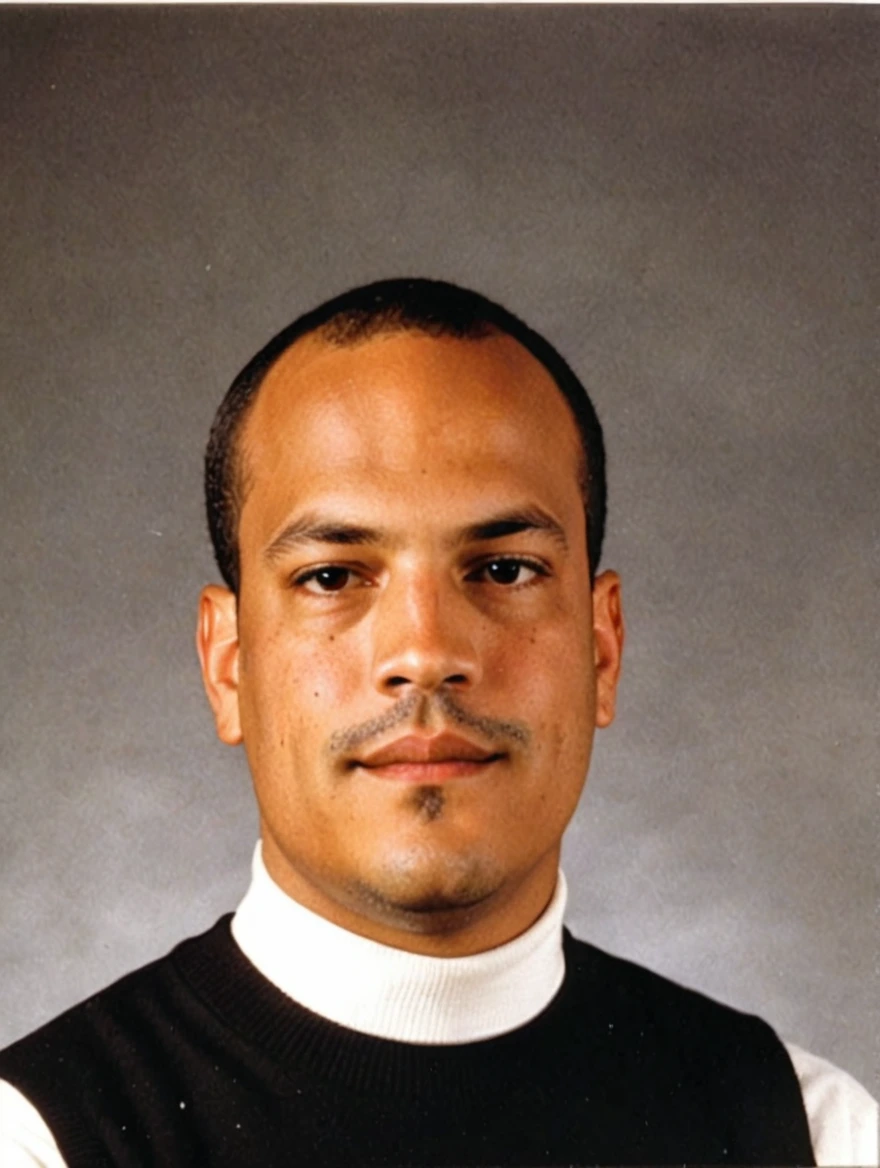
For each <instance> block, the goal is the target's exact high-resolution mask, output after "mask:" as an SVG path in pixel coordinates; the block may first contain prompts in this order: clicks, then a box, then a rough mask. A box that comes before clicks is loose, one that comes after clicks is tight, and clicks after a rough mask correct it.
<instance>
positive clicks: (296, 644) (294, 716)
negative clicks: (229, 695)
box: [242, 634, 363, 745]
mask: <svg viewBox="0 0 880 1168" xmlns="http://www.w3.org/2000/svg"><path fill="white" fill-rule="evenodd" d="M358 661H359V658H358V654H357V652H356V650H355V648H354V647H353V646H352V645H351V644H343V643H342V641H341V639H338V638H336V637H335V636H333V635H332V634H330V635H325V636H324V637H322V638H316V637H312V638H306V637H302V636H291V635H289V634H288V635H280V634H279V635H270V636H266V637H264V638H262V640H261V641H260V644H259V645H258V646H257V645H256V644H255V646H254V647H253V649H252V651H251V652H250V653H249V654H245V655H243V664H242V685H243V689H244V690H245V695H246V706H247V709H248V711H249V712H250V714H251V715H252V719H253V721H254V722H256V723H257V724H259V725H260V729H261V732H262V734H263V735H267V734H271V735H272V736H273V737H275V738H276V739H277V738H278V737H279V736H282V737H283V739H284V741H281V742H279V744H280V745H284V744H285V743H286V739H287V736H288V734H293V735H295V736H296V738H297V740H299V741H307V740H308V739H309V738H310V737H313V736H314V734H315V731H316V729H317V728H318V727H320V726H323V725H325V724H326V723H329V722H331V721H332V720H333V718H334V715H335V716H336V717H338V714H339V711H340V710H341V709H343V708H344V707H346V706H350V705H351V704H352V702H353V701H354V700H355V698H356V696H357V695H358V694H359V693H361V692H362V689H363V680H362V677H361V672H362V671H361V670H360V668H359V664H358Z"/></svg>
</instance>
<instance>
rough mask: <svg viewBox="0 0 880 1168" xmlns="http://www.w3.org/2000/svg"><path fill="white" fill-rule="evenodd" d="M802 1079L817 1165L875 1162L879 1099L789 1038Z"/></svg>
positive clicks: (865, 1167)
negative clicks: (875, 1098)
mask: <svg viewBox="0 0 880 1168" xmlns="http://www.w3.org/2000/svg"><path fill="white" fill-rule="evenodd" d="M785 1046H786V1049H787V1050H788V1053H789V1056H790V1058H791V1061H792V1063H793V1064H794V1069H795V1074H796V1075H797V1077H798V1081H799V1082H800V1085H801V1094H802V1095H803V1097H804V1107H805V1108H806V1112H807V1119H808V1120H809V1123H810V1138H811V1140H812V1141H813V1154H814V1156H815V1158H816V1163H817V1164H818V1165H819V1168H823V1166H824V1165H836V1166H837V1168H851V1166H852V1165H858V1166H859V1168H877V1165H878V1162H880V1148H878V1122H880V1116H878V1110H877V1102H876V1100H874V1099H873V1098H872V1097H871V1096H870V1095H869V1094H868V1092H867V1091H866V1090H865V1088H864V1087H863V1086H862V1085H861V1083H857V1082H856V1080H855V1079H854V1078H853V1077H852V1075H848V1074H847V1073H846V1071H842V1070H840V1068H839V1067H835V1066H834V1065H833V1063H829V1062H826V1061H825V1059H821V1058H817V1057H816V1055H814V1054H810V1053H809V1052H808V1051H806V1050H801V1048H800V1047H799V1046H793V1045H792V1044H791V1043H790V1042H787V1043H786V1044H785Z"/></svg>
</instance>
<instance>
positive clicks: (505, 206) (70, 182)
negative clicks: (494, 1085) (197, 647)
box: [0, 6, 880, 1093]
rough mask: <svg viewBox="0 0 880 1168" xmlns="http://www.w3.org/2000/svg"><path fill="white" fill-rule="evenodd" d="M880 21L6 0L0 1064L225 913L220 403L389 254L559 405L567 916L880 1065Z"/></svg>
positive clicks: (871, 1080) (652, 961) (873, 1066)
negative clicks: (211, 462)
mask: <svg viewBox="0 0 880 1168" xmlns="http://www.w3.org/2000/svg"><path fill="white" fill-rule="evenodd" d="M878 30H880V23H878V13H877V10H872V9H865V8H856V9H850V8H834V9H829V8H822V7H819V8H809V9H794V10H792V9H790V8H788V7H782V8H777V9H769V10H768V9H760V8H711V9H700V8H697V9H693V8H682V9H676V8H662V7H661V8H656V7H648V8H639V9H629V8H617V7H596V8H593V7H586V8H583V7H578V6H559V7H553V6H549V7H500V8H498V7H486V8H474V7H468V8H415V7H397V8H382V7H379V8H361V7H347V6H342V7H335V6H334V7H281V8H251V7H242V8H234V7H232V8H210V7H209V8H203V7H197V8H185V7H182V8H165V9H162V8H158V9H154V8H122V9H114V8H103V9H101V8H79V7H76V6H75V7H73V8H70V9H64V8H45V9H30V10H28V9H24V10H22V9H8V8H7V9H4V10H2V11H0V55H2V59H0V87H2V108H0V117H2V127H0V152H2V156H0V182H2V192H3V194H2V199H3V202H2V207H3V226H2V233H0V248H2V255H3V260H2V264H3V267H2V285H0V287H2V293H0V294H2V297H3V324H2V329H3V333H2V337H3V341H2V365H0V376H2V390H0V391H2V414H0V417H2V441H0V450H2V460H0V476H2V479H0V481H2V508H0V515H2V559H0V596H2V609H0V611H2V618H0V619H2V639H0V695H2V700H0V764H2V794H0V798H2V803H0V847H2V852H0V873H2V891H0V916H2V923H0V937H2V976H0V984H2V999H0V1000H2V1007H0V1023H2V1025H0V1040H11V1039H13V1038H14V1037H16V1036H18V1035H19V1034H21V1033H23V1032H24V1031H26V1030H28V1029H29V1028H31V1027H33V1026H34V1025H36V1024H37V1023H38V1022H40V1021H41V1020H43V1019H45V1018H47V1017H48V1016H49V1015H50V1014H52V1013H53V1012H56V1011H58V1010H59V1009H61V1008H62V1007H64V1006H66V1005H68V1004H70V1003H72V1002H74V1001H76V1000H78V999H80V998H81V997H83V996H84V995H86V994H87V993H88V992H89V991H91V990H93V989H95V988H97V987H98V986H100V985H102V984H104V983H106V982H108V981H109V980H111V979H112V978H115V977H116V976H118V975H120V974H121V973H122V972H124V971H125V970H127V969H129V968H130V967H132V966H134V965H135V964H138V963H141V962H143V961H145V960H147V959H149V958H151V957H153V956H155V955H158V954H160V953H162V952H163V951H165V950H166V949H167V948H169V947H170V946H171V945H172V944H173V943H174V942H175V941H177V940H178V939H180V938H181V937H182V936H184V935H185V934H187V933H191V932H194V931H196V930H200V929H202V928H204V927H206V926H208V925H209V924H210V923H212V922H213V920H214V919H215V918H216V916H217V915H219V913H221V912H222V911H225V910H227V909H230V908H233V907H234V906H235V904H236V902H237V900H238V898H239V896H240V895H241V893H242V890H243V889H244V887H245V882H246V879H247V872H248V863H249V857H250V852H251V849H252V845H253V842H254V839H255V834H256V816H255V812H254V808H253V804H252V799H251V795H250V791H249V788H248V777H247V772H246V768H245V764H244V760H243V757H242V756H241V755H240V754H239V753H238V752H234V751H230V750H228V749H227V748H224V747H221V746H220V745H219V744H218V743H216V742H215V739H214V737H213V728H212V724H211V719H210V717H209V713H208V709H207V704H206V702H205V701H204V699H203V696H202V692H201V687H200V681H199V677H198V671H197V665H196V659H195V654H194V650H193V647H192V644H193V627H194V611H195V600H196V595H197V591H198V589H199V587H200V585H201V584H202V583H203V582H204V581H206V580H208V579H213V578H216V572H215V570H214V568H213V565H212V561H211V556H210V553H209V546H208V542H207V537H206V534H205V531H204V524H203V519H202V511H201V500H200V492H201V486H200V474H201V456H202V448H203V444H204V440H205V437H206V434H207V430H208V427H209V424H210V421H211V417H212V414H213V411H214V409H215V407H216V405H217V403H218V401H219V399H220V397H221V396H222V393H223V391H224V390H225V388H226V386H227V384H228V382H229V381H230V379H231V378H232V376H233V375H234V373H235V372H236V371H237V370H238V368H239V367H240V366H241V365H242V364H243V363H244V361H245V360H246V359H247V358H248V357H249V356H250V355H251V354H252V353H253V352H254V351H255V350H256V349H257V348H258V347H259V346H260V345H261V344H262V343H263V342H264V341H265V340H266V339H268V337H269V335H270V334H271V333H273V332H274V331H275V330H276V329H278V328H279V327H281V326H282V325H284V324H285V323H287V322H288V321H289V320H290V319H292V318H293V316H295V315H296V314H298V313H299V312H300V311H302V310H304V309H306V308H308V307H311V306H312V305H314V304H315V303H317V302H318V301H319V300H321V299H323V298H325V297H327V296H329V295H331V294H333V293H336V292H339V291H341V290H342V289H344V288H346V287H348V286H351V285H353V284H355V283H359V282H362V281H366V280H370V279H376V278H379V277H383V276H390V275H399V274H424V275H431V276H436V277H443V278H447V279H452V280H456V281H459V282H463V283H465V284H468V285H471V286H473V287H476V288H478V289H480V290H482V291H484V292H486V293H488V294H489V295H490V296H494V297H497V298H499V299H500V300H502V301H503V302H504V303H506V304H507V305H509V306H510V307H511V308H512V309H514V310H515V311H516V312H518V313H519V314H521V315H523V316H525V317H526V318H527V319H528V320H529V321H530V322H532V323H533V324H535V325H536V326H537V327H538V328H540V329H542V330H544V331H546V333H547V334H548V335H549V336H550V338H551V339H552V340H553V341H554V342H555V343H556V344H557V345H558V346H559V347H560V348H561V349H562V351H563V352H564V353H565V354H566V355H567V356H568V358H569V359H570V361H571V362H572V363H573V364H574V366H575V367H576V368H577V369H578V370H579V371H580V372H581V374H582V375H583V377H584V378H585V380H586V381H587V382H588V384H589V385H590V386H591V387H592V390H593V392H594V395H595V399H596V402H597V405H598V408H599V412H600V414H601V416H602V418H603V419H604V423H605V427H606V431H607V440H608V447H609V457H610V492H611V519H610V535H609V540H608V551H607V558H606V564H607V565H608V566H612V565H613V566H615V567H617V568H618V569H619V570H620V571H621V573H622V575H623V579H624V583H625V599H626V605H627V615H628V620H629V640H628V644H627V655H626V668H625V675H624V680H623V692H622V702H621V710H620V715H619V718H618V721H617V723H616V725H615V726H614V727H613V728H612V729H611V730H609V731H607V732H605V733H604V734H602V735H600V740H599V745H598V749H597V755H596V757H595V759H594V765H593V770H592V774H591V779H590V782H589V784H588V787H587V791H586V794H585V796H584V799H583V801H582V806H581V809H580V811H579V813H578V817H577V820H576V822H575V823H574V824H573V826H572V828H571V831H570V834H569V837H568V843H567V848H566V857H565V862H566V868H567V871H568V874H569V880H570V884H571V904H570V910H569V921H570V924H571V925H572V927H573V928H574V929H575V930H576V931H577V932H579V933H580V934H581V935H582V936H585V937H588V938H590V939H592V940H593V941H594V942H596V943H597V944H599V945H603V946H605V947H607V948H611V949H613V950H615V951H617V952H619V953H622V954H624V955H627V956H630V957H632V958H634V959H636V960H638V961H641V962H644V963H647V964H649V965H651V966H653V967H655V968H657V969H659V970H661V971H662V972H664V973H666V974H668V975H670V976H671V977H673V978H676V979H679V980H681V981H683V982H686V983H687V984H689V985H692V986H696V987H698V988H700V989H703V990H705V991H706V992H708V993H711V994H713V995H716V996H718V997H720V998H722V999H724V1000H726V1001H729V1002H732V1003H734V1004H736V1005H739V1006H741V1007H742V1008H744V1009H747V1010H752V1011H757V1012H760V1013H762V1014H764V1015H765V1016H766V1017H767V1018H768V1019H769V1020H771V1021H772V1022H773V1023H774V1025H775V1026H776V1027H777V1028H778V1030H779V1031H780V1032H781V1033H782V1034H783V1035H784V1036H785V1037H786V1038H788V1039H791V1040H793V1041H795V1042H798V1043H800V1044H801V1045H804V1046H806V1047H808V1048H810V1049H813V1050H814V1051H816V1052H817V1053H820V1054H823V1055H824V1056H826V1057H828V1058H831V1059H832V1060H834V1061H836V1062H838V1063H840V1064H842V1065H843V1066H845V1067H846V1068H848V1069H849V1070H851V1071H852V1072H853V1073H854V1074H856V1075H857V1076H858V1077H860V1078H861V1079H862V1080H863V1081H864V1082H865V1083H866V1084H867V1085H868V1086H869V1087H870V1088H871V1089H872V1090H873V1091H874V1092H875V1093H876V1092H878V1090H880V1071H878V1048H877V1034H878V1020H880V1018H878V995H877V990H878V953H877V937H876V929H877V908H878V873H877V864H876V854H877V843H876V839H877V827H878V753H880V752H878V665H877V662H878V656H880V644H878V620H877V600H878V557H877V526H876V510H877V500H878V496H880V467H878V438H880V409H878V402H880V397H878V392H877V381H876V376H877V367H878V362H877V358H878V353H877V349H876V347H875V346H874V342H873V336H874V329H875V327H876V307H877V300H878V287H877V284H876V282H874V283H873V284H872V280H873V281H876V277H877V273H878V271H880V265H878V254H877V250H876V234H877V210H878V207H877V186H876V180H877V169H876V162H877V155H876V141H877V139H876V133H877V85H878V77H877V65H876V62H877V59H878V39H880V38H878Z"/></svg>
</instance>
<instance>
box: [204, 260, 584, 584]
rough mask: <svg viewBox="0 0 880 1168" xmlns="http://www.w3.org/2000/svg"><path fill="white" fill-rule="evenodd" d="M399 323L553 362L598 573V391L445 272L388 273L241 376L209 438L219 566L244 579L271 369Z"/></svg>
mask: <svg viewBox="0 0 880 1168" xmlns="http://www.w3.org/2000/svg"><path fill="white" fill-rule="evenodd" d="M398 331H409V332H421V333H424V334H425V335H427V336H433V337H454V338H456V339H458V340H481V339H483V338H485V337H487V336H490V335H492V334H498V333H501V334H506V335H507V336H510V337H513V339H514V340H516V341H518V342H519V343H520V344H521V345H522V346H523V348H525V349H527V350H528V351H529V352H530V353H531V354H532V356H534V357H535V358H536V359H537V360H538V361H540V363H541V364H542V365H543V366H544V367H545V368H546V370H547V372H548V373H549V374H550V376H551V377H552V378H553V380H554V381H555V382H556V385H557V387H558V389H559V391H560V393H561V394H562V395H563V397H564V398H565V399H566V401H567V402H568V405H569V408H570V409H571V412H572V416H573V418H574V421H575V424H576V425H577V428H578V433H579V434H580V440H581V446H582V461H581V463H580V467H579V474H580V478H581V489H582V491H583V496H584V508H585V515H586V524H587V547H588V553H589V557H590V571H591V573H592V574H594V573H595V572H596V570H597V568H598V566H599V558H600V556H601V553H602V538H603V534H604V530H605V500H606V487H605V447H604V443H603V440H602V427H601V425H600V424H599V419H598V417H597V416H596V411H595V409H594V408H593V403H592V402H591V401H590V397H589V395H588V393H587V391H586V389H585V388H584V386H583V385H582V383H581V382H580V381H579V379H578V378H577V377H576V375H575V374H574V372H573V371H572V369H571V368H570V367H569V365H568V364H567V362H566V361H565V359H564V358H563V357H562V356H561V355H560V354H559V353H558V352H557V351H556V349H554V347H553V346H552V345H551V344H550V343H549V341H547V340H545V339H544V337H542V336H541V335H540V334H539V333H536V332H535V331H534V329H531V328H529V326H528V325H527V324H525V322H524V321H521V320H520V319H519V318H518V317H516V316H514V315H513V313H511V312H508V311H507V309H506V308H503V307H502V306H501V305H500V304H495V303H494V302H493V301H491V300H488V299H487V298H486V297H485V296H481V295H480V294H479V293H477V292H471V291H470V290H468V289H466V288H459V287H457V286H456V285H454V284H448V283H445V282H444V281H441V280H421V279H418V280H416V279H409V280H381V281H379V282H377V283H375V284H367V285H365V286H364V287H361V288H353V289H352V290H351V291H349V292H344V293H343V294H342V295H341V296H336V297H334V298H333V299H332V300H328V301H327V302H326V303H324V304H322V305H319V307H318V308H315V309H313V310H312V311H311V312H308V313H305V314H304V315H303V316H300V317H298V318H297V319H296V320H295V321H294V322H293V323H292V324H290V325H288V326H287V328H285V329H282V330H281V332H280V333H278V334H277V335H276V336H274V337H273V338H272V339H271V340H270V341H269V342H268V344H266V345H265V346H264V347H263V348H262V349H261V350H260V351H259V353H257V354H256V356H254V357H253V358H252V359H251V360H250V361H249V362H248V363H247V365H245V367H244V369H242V371H241V372H240V373H239V374H238V376H237V377H236V378H235V380H234V381H233V383H232V385H231V386H230V387H229V390H228V391H227V393H226V396H225V397H224V399H223V402H222V403H221V405H220V409H219V410H218V411H217V416H216V418H215V420H214V425H213V426H212V428H211V436H210V439H209V441H208V449H207V453H206V457H205V495H206V502H207V510H208V529H209V531H210V533H211V541H212V543H213V545H214V554H215V556H216V559H217V566H218V567H219V569H220V572H221V575H222V576H223V579H224V580H225V581H226V584H227V586H228V587H229V588H231V589H232V591H233V592H237V591H238V586H239V551H238V515H239V510H240V508H241V502H242V497H243V494H244V492H245V490H246V483H245V481H244V479H243V476H242V473H241V471H242V468H241V463H240V460H239V458H238V455H239V446H238V436H239V434H240V432H241V429H242V426H243V424H244V420H245V418H246V416H247V413H248V411H249V409H250V407H251V405H252V404H253V402H254V399H255V398H256V395H257V392H258V391H259V388H260V386H261V385H262V383H263V379H264V378H265V376H266V373H267V372H268V370H269V369H270V368H271V367H272V365H273V364H274V363H275V362H276V361H277V360H278V358H279V356H280V355H281V354H282V353H284V352H285V351H286V350H287V349H289V348H290V347H291V346H292V345H293V344H294V343H295V342H296V341H297V340H299V338H300V337H304V336H307V335H308V334H309V333H317V334H318V335H319V336H320V337H322V339H324V340H326V341H327V342H328V343H329V344H334V345H354V344H357V343H359V342H361V341H365V340H368V339H369V338H370V337H374V336H380V335H383V334H388V333H392V332H398Z"/></svg>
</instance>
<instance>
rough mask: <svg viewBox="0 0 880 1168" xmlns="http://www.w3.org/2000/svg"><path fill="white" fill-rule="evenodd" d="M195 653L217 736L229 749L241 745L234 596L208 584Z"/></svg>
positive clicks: (226, 589) (204, 593) (235, 605)
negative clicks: (197, 655)
mask: <svg viewBox="0 0 880 1168" xmlns="http://www.w3.org/2000/svg"><path fill="white" fill-rule="evenodd" d="M196 650H197V651H198V654H199V661H200V662H201V666H202V682H203V683H204V686H205V693H206V694H207V695H208V701H209V702H210V703H211V709H212V710H213V711H214V723H215V725H216V727H217V737H218V738H219V739H220V740H221V742H225V743H227V745H229V746H237V745H238V744H239V743H240V742H241V717H240V714H239V709H238V618H237V604H236V599H235V594H234V593H232V592H230V591H229V589H228V588H221V587H220V586H219V585H217V584H209V585H208V587H207V588H203V589H202V594H201V596H200V597H199V623H198V627H197V629H196Z"/></svg>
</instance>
